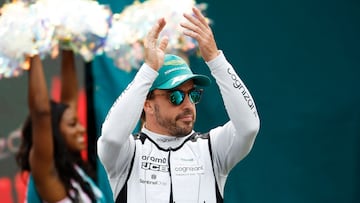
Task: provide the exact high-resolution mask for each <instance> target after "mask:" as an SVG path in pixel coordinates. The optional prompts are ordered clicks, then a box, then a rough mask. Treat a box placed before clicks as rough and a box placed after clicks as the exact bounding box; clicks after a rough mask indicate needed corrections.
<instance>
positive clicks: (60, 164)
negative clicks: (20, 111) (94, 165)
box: [16, 101, 96, 202]
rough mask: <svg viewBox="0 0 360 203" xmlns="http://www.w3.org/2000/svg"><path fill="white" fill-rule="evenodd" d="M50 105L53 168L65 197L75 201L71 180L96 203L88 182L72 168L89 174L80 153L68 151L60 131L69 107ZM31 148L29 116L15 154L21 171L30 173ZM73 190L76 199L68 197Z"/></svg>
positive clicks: (52, 103) (59, 104)
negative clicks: (63, 188)
mask: <svg viewBox="0 0 360 203" xmlns="http://www.w3.org/2000/svg"><path fill="white" fill-rule="evenodd" d="M50 104H51V125H52V135H53V144H54V161H55V167H56V170H57V172H58V174H59V178H60V180H61V181H62V182H63V184H64V186H65V188H66V191H67V196H68V197H69V198H70V199H71V200H72V201H75V200H76V199H77V198H78V197H77V196H78V191H77V190H76V188H74V187H73V186H72V184H71V180H75V181H76V182H78V183H79V184H80V186H81V188H82V189H83V190H84V192H85V193H86V194H87V195H88V196H89V198H90V199H91V200H92V202H96V198H95V195H94V193H93V191H92V189H91V186H90V184H89V183H88V182H86V181H84V180H83V178H82V177H81V176H80V175H79V173H78V172H77V171H76V169H75V168H74V164H77V165H78V166H79V167H81V168H83V169H85V171H86V172H87V173H89V170H88V169H89V168H87V167H88V165H87V164H86V163H85V162H84V160H83V159H82V157H81V154H80V152H73V151H70V150H68V148H67V147H66V144H65V141H64V138H63V136H62V134H61V131H60V122H61V118H62V116H63V114H64V112H65V110H66V109H67V108H68V107H69V106H68V105H66V104H62V103H57V102H54V101H50ZM31 147H32V121H31V118H30V116H28V118H27V119H26V121H25V123H24V125H23V128H22V141H21V145H20V148H19V151H18V152H17V154H16V161H17V164H18V166H19V167H20V170H21V171H29V172H31V168H30V163H29V155H30V149H31ZM71 190H74V191H75V193H76V194H77V195H76V197H72V196H71V195H70V191H71Z"/></svg>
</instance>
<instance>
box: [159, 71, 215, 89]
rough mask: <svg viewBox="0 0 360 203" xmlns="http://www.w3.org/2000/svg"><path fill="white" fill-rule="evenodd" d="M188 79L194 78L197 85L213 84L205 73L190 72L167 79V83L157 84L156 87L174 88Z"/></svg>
mask: <svg viewBox="0 0 360 203" xmlns="http://www.w3.org/2000/svg"><path fill="white" fill-rule="evenodd" d="M188 80H194V84H195V85H198V86H203V87H205V86H209V85H210V84H211V80H210V78H209V77H207V76H205V75H197V74H188V75H180V76H177V77H174V78H172V79H171V80H168V81H166V82H165V83H163V84H161V85H159V86H157V87H156V88H154V89H161V90H168V89H174V88H176V87H178V86H180V85H181V84H183V83H184V82H186V81H188Z"/></svg>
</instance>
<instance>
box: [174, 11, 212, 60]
mask: <svg viewBox="0 0 360 203" xmlns="http://www.w3.org/2000/svg"><path fill="white" fill-rule="evenodd" d="M192 10H193V14H187V13H185V14H184V17H185V18H186V19H187V22H182V23H180V25H181V26H182V27H183V28H185V30H184V35H187V36H189V37H192V38H194V39H196V41H197V42H198V44H199V49H200V53H201V55H202V57H203V59H204V60H205V61H210V60H212V59H214V58H215V57H216V56H217V55H218V54H219V51H218V48H217V46H216V42H215V39H214V35H213V32H212V30H211V28H210V26H209V25H208V23H207V21H206V18H205V17H204V15H203V14H202V13H201V12H200V10H199V9H197V8H195V7H194V8H193V9H192Z"/></svg>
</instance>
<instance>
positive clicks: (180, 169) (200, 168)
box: [174, 166, 204, 173]
mask: <svg viewBox="0 0 360 203" xmlns="http://www.w3.org/2000/svg"><path fill="white" fill-rule="evenodd" d="M174 170H175V171H177V172H183V173H189V172H203V171H204V167H203V166H179V167H175V169H174Z"/></svg>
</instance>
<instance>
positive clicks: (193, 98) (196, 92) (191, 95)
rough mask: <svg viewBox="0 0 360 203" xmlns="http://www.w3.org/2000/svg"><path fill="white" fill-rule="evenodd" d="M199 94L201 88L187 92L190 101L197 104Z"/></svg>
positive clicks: (200, 93)
mask: <svg viewBox="0 0 360 203" xmlns="http://www.w3.org/2000/svg"><path fill="white" fill-rule="evenodd" d="M201 95H202V91H201V90H192V91H190V92H189V98H190V101H191V102H192V103H193V104H197V103H199V102H200V99H201Z"/></svg>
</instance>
